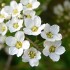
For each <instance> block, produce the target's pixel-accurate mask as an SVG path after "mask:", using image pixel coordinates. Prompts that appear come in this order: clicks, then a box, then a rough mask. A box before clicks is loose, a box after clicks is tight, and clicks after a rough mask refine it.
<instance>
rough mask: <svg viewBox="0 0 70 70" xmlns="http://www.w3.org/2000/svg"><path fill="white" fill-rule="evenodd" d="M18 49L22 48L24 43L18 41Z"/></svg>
mask: <svg viewBox="0 0 70 70" xmlns="http://www.w3.org/2000/svg"><path fill="white" fill-rule="evenodd" d="M16 48H18V49H20V48H22V42H20V41H17V43H16Z"/></svg>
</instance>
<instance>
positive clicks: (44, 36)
mask: <svg viewBox="0 0 70 70" xmlns="http://www.w3.org/2000/svg"><path fill="white" fill-rule="evenodd" d="M41 37H42V38H44V39H46V34H45V32H44V31H42V33H41Z"/></svg>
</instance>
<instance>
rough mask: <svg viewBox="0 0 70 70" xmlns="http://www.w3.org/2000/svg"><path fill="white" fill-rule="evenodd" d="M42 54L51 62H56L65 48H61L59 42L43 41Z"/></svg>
mask: <svg viewBox="0 0 70 70" xmlns="http://www.w3.org/2000/svg"><path fill="white" fill-rule="evenodd" d="M44 47H45V48H44V49H43V54H44V55H45V56H49V57H50V58H51V59H52V60H53V61H58V60H59V59H60V55H62V54H63V53H64V52H65V48H64V47H63V46H61V41H56V42H49V41H44Z"/></svg>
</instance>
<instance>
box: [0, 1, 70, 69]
mask: <svg viewBox="0 0 70 70" xmlns="http://www.w3.org/2000/svg"><path fill="white" fill-rule="evenodd" d="M16 1H17V2H19V1H20V0H16ZM39 1H40V3H41V5H40V7H39V8H38V9H36V11H37V13H36V14H37V15H39V16H40V17H41V19H42V23H49V24H51V25H53V24H58V25H59V26H60V32H61V33H62V35H63V39H62V45H63V46H64V47H65V48H66V52H65V53H64V54H63V55H62V56H61V59H60V60H59V61H58V62H53V61H52V60H51V59H50V58H49V57H45V56H43V54H42V59H41V60H40V62H39V66H38V67H33V68H32V67H30V65H29V64H28V63H23V62H22V59H21V57H19V58H17V57H16V56H13V58H12V57H11V56H10V57H8V55H7V54H6V52H5V50H4V49H1V50H0V70H4V68H5V67H6V64H7V62H8V59H9V61H11V63H10V68H9V70H70V1H69V0H39ZM4 3H5V4H6V5H9V3H10V0H0V9H1V8H2V6H3V5H4ZM34 38H35V37H33V38H32V37H31V38H30V39H32V40H35V39H34ZM37 39H38V40H40V41H42V42H43V41H44V40H43V39H42V38H41V37H40V36H38V37H37ZM40 41H39V42H40ZM37 44H38V43H37ZM38 45H39V46H42V44H38ZM42 47H43V46H42ZM40 48H41V47H40Z"/></svg>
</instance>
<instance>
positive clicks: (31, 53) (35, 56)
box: [22, 47, 41, 67]
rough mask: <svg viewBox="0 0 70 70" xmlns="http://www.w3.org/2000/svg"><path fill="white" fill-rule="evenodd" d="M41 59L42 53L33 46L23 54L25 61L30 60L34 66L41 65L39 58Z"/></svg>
mask: <svg viewBox="0 0 70 70" xmlns="http://www.w3.org/2000/svg"><path fill="white" fill-rule="evenodd" d="M40 59H41V53H40V52H39V51H37V50H36V49H35V48H33V47H31V48H29V49H27V50H25V51H24V54H23V56H22V61H23V62H29V64H30V65H31V66H32V67H34V66H38V65H39V60H40Z"/></svg>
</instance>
